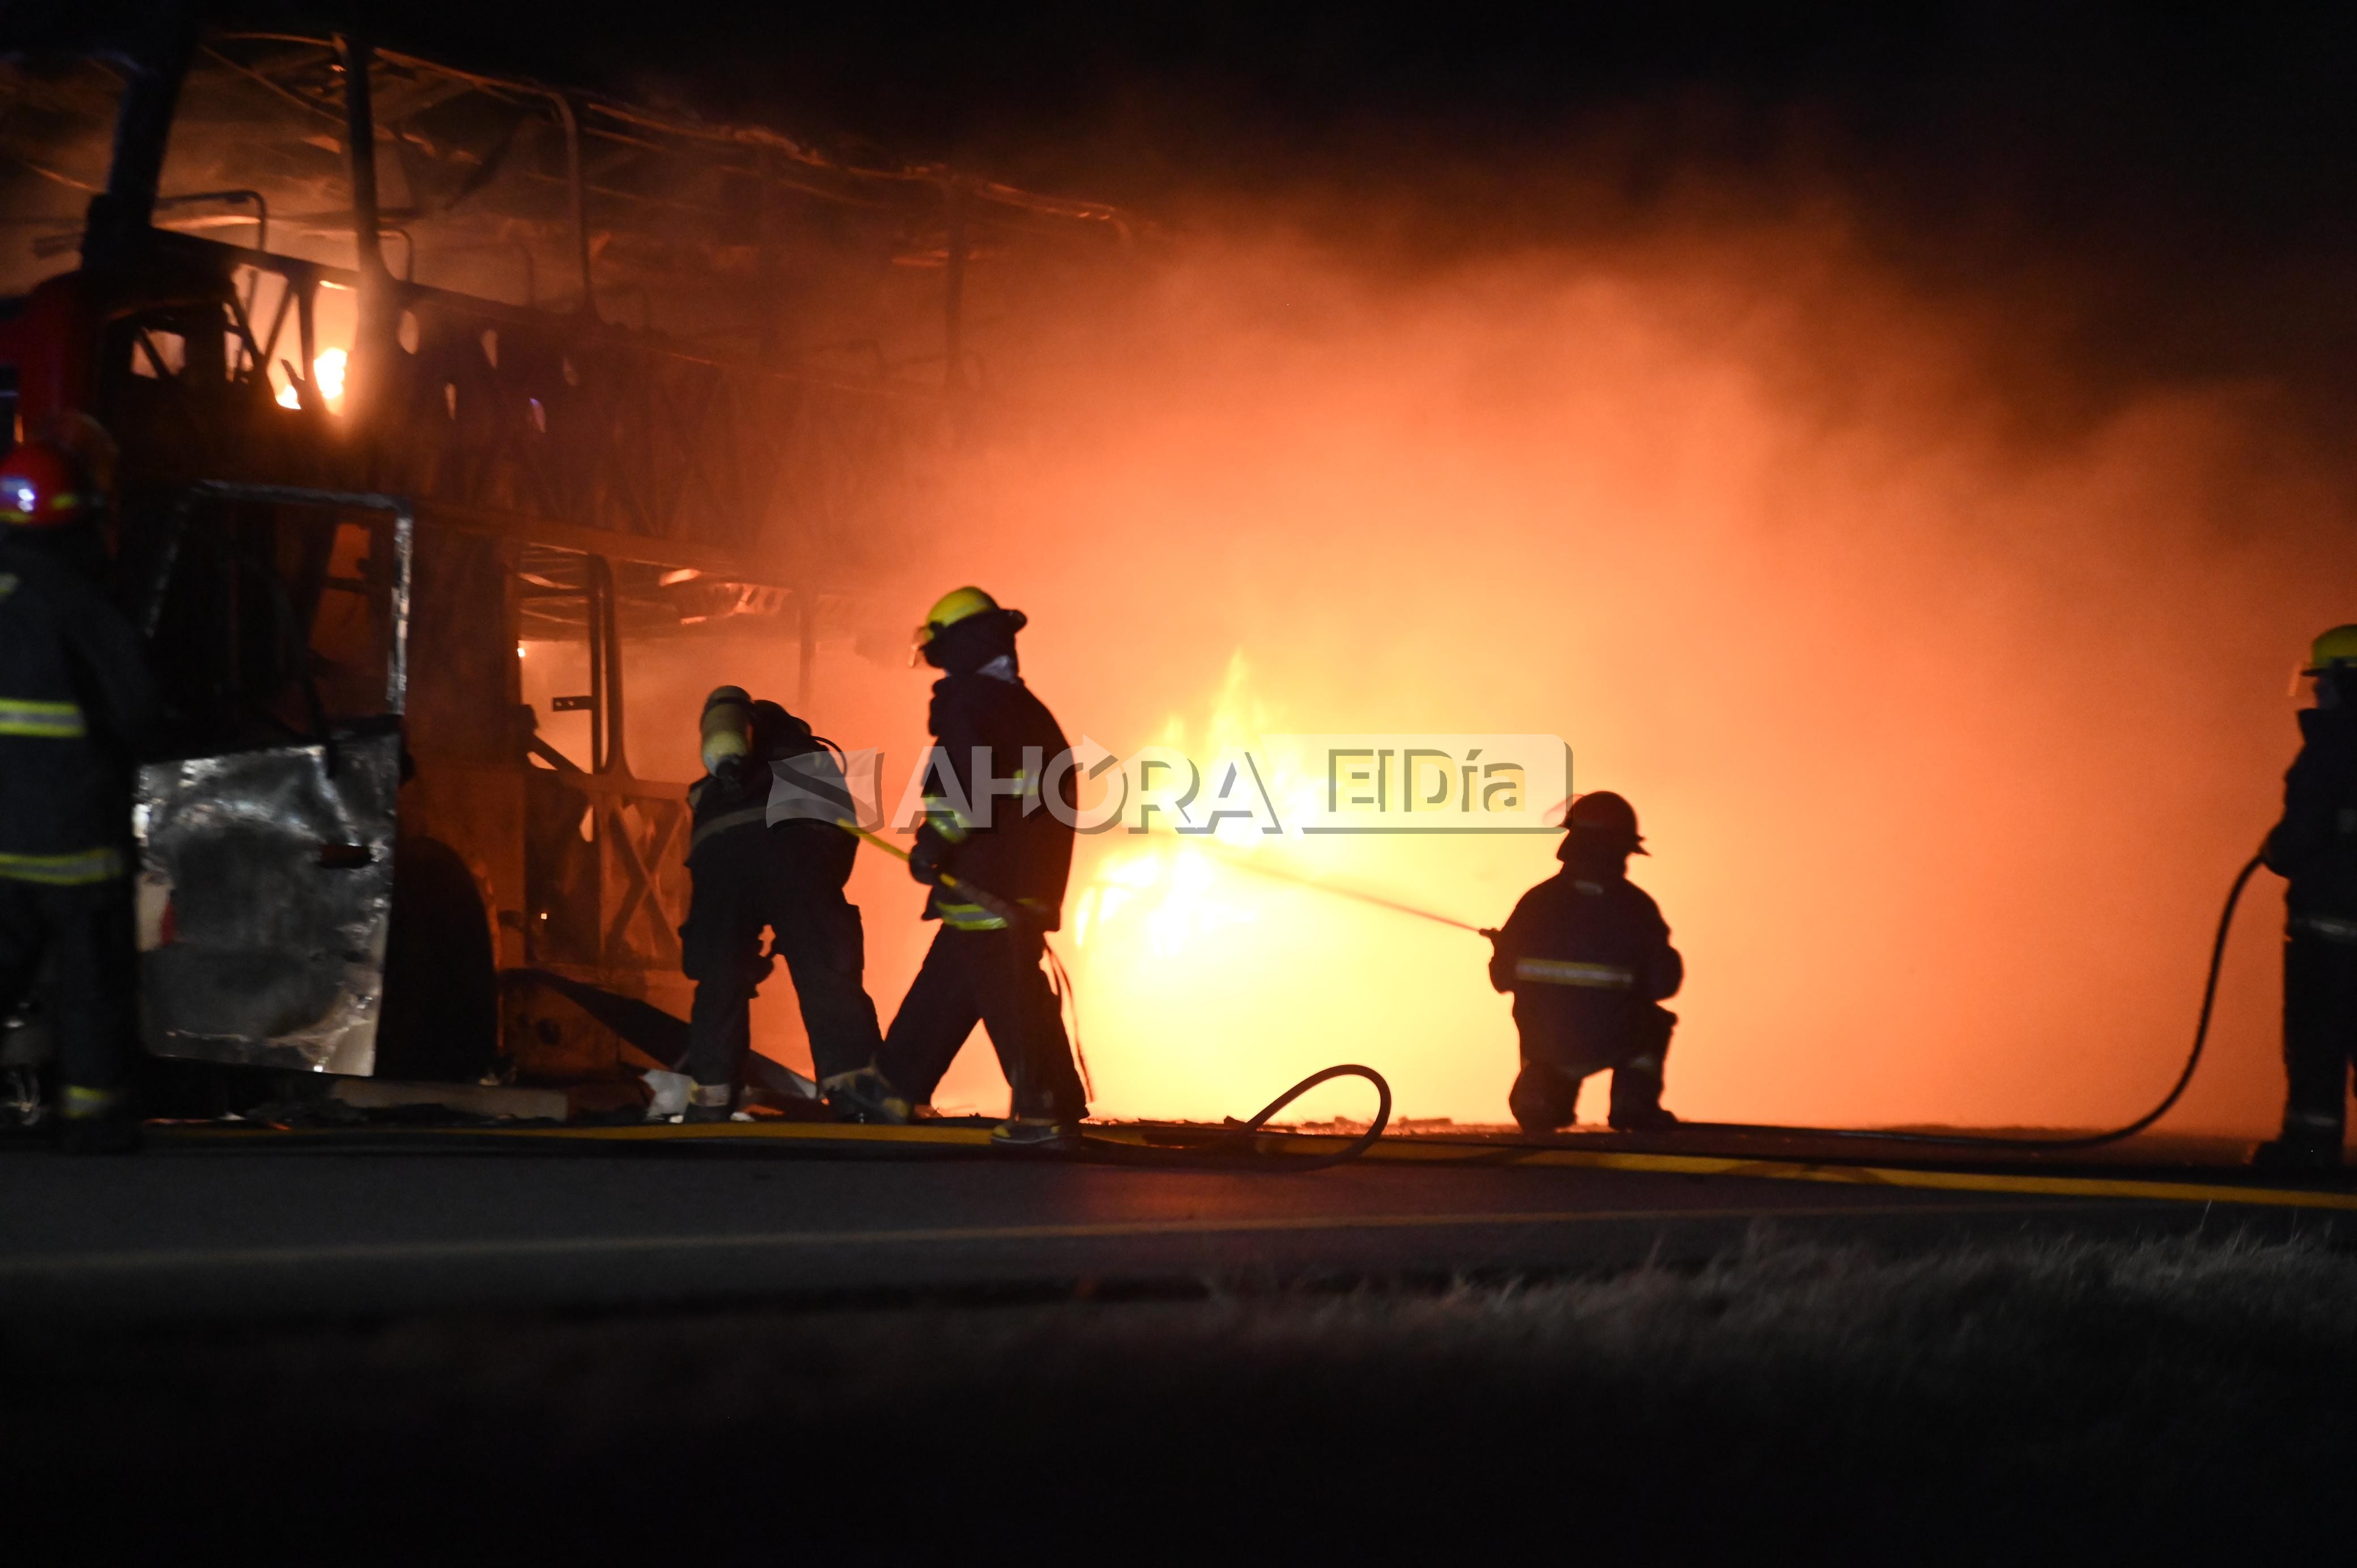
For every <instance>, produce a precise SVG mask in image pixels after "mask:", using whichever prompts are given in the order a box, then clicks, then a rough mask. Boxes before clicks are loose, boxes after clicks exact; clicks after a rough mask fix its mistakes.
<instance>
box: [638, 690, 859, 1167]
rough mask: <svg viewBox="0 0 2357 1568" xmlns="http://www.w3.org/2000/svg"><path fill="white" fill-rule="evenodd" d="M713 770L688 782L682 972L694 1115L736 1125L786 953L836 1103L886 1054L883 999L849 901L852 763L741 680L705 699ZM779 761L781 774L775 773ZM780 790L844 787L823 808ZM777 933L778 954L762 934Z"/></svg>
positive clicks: (707, 752) (824, 1081) (820, 1071)
mask: <svg viewBox="0 0 2357 1568" xmlns="http://www.w3.org/2000/svg"><path fill="white" fill-rule="evenodd" d="M702 729H703V745H704V766H705V777H704V778H703V779H699V780H698V781H697V782H696V783H695V784H694V785H693V786H691V787H690V788H689V790H688V800H689V802H690V810H691V811H692V812H693V821H694V826H693V828H692V829H691V834H692V837H691V838H690V841H689V846H688V856H687V867H688V875H689V877H690V880H691V882H692V885H693V891H692V892H691V894H690V897H689V903H688V914H687V923H686V924H685V925H683V926H682V927H681V928H680V931H679V937H680V952H681V967H682V968H683V969H684V970H685V971H686V972H687V975H688V978H689V979H691V980H693V981H694V982H695V1001H694V1006H693V1009H692V1011H691V1013H690V1015H689V1019H688V1048H687V1060H686V1063H685V1066H686V1069H687V1076H688V1077H689V1078H690V1079H692V1080H693V1082H692V1083H691V1085H690V1086H689V1088H688V1090H687V1104H686V1106H685V1119H686V1120H687V1121H690V1122H725V1121H726V1120H727V1119H728V1118H729V1116H730V1115H731V1114H732V1113H733V1112H734V1110H735V1106H736V1101H737V1091H738V1090H739V1088H740V1086H741V1083H742V1079H743V1078H744V1072H745V1058H746V1054H747V1052H748V1051H749V1050H750V1049H751V1047H752V1014H751V1009H750V1006H749V1004H750V1003H751V1001H752V998H753V996H754V993H756V991H757V990H758V989H759V985H760V983H761V982H762V981H763V980H765V979H767V978H768V977H769V975H770V971H771V970H772V968H773V967H774V966H775V962H776V960H778V959H780V958H782V959H784V960H785V961H786V972H787V973H789V974H790V975H791V976H792V977H793V983H794V995H795V998H796V1000H797V1001H798V1002H800V1003H801V1004H802V1026H803V1027H804V1029H806V1030H807V1031H808V1033H809V1035H810V1044H811V1062H812V1066H813V1069H814V1076H816V1077H817V1079H818V1080H819V1083H820V1087H821V1089H822V1090H823V1092H825V1093H826V1095H827V1097H828V1098H829V1100H830V1101H835V1100H837V1096H838V1091H839V1090H841V1089H842V1087H843V1085H844V1084H845V1082H846V1081H847V1080H848V1079H850V1078H851V1076H852V1075H853V1074H855V1073H856V1072H858V1071H859V1070H860V1069H864V1068H869V1067H871V1066H872V1064H873V1063H874V1062H875V1060H876V1053H877V1046H878V1044H879V1043H880V1041H879V1037H878V1029H877V1019H876V1004H875V1003H874V1002H872V1001H870V1000H869V999H868V995H867V991H866V987H865V985H864V984H863V983H862V979H861V977H862V973H863V972H864V970H865V968H866V941H865V938H864V936H863V933H862V930H861V927H860V921H859V909H858V907H857V906H856V905H854V904H853V903H851V901H850V900H848V899H846V898H845V897H844V896H843V888H844V885H845V883H846V882H848V881H849V880H850V878H851V866H852V862H853V859H854V857H855V856H856V854H857V852H858V848H859V845H858V842H857V841H856V840H855V839H853V838H852V837H851V836H850V835H848V834H846V833H845V832H842V831H840V830H839V829H838V828H836V826H835V825H834V819H835V817H836V816H837V815H838V814H843V813H845V812H847V811H848V805H847V800H848V791H847V789H844V788H843V773H842V769H841V768H840V767H839V766H838V765H836V764H835V763H834V754H833V752H832V750H831V748H830V747H829V746H828V744H827V743H826V742H825V741H823V740H821V739H819V738H818V737H816V736H813V735H812V734H811V727H810V725H808V724H806V723H804V722H803V721H802V720H801V719H799V718H796V717H795V716H794V715H793V714H790V713H788V712H786V710H785V709H784V708H782V707H780V706H779V705H778V704H777V703H769V702H760V703H757V702H755V701H753V700H752V699H751V698H750V697H748V695H747V694H746V693H745V692H744V690H743V689H742V688H741V687H737V686H723V687H721V688H719V689H718V690H717V691H716V692H714V693H712V694H711V695H710V696H709V697H707V698H705V703H704V713H703V718H702ZM773 769H774V771H773ZM788 777H791V778H793V779H797V780H800V781H802V782H801V787H800V788H797V789H791V790H783V791H777V792H778V793H780V794H783V795H789V796H791V797H792V798H793V800H798V801H806V800H808V799H810V798H811V796H812V794H813V791H814V790H815V791H820V792H823V793H826V794H827V795H828V796H829V797H830V799H831V800H832V798H834V796H836V795H837V794H838V793H839V795H840V798H841V799H842V800H843V801H845V804H844V805H842V806H841V807H836V806H834V805H833V804H830V805H828V806H827V807H826V809H824V810H823V811H814V810H810V809H806V808H804V807H802V806H790V807H787V808H785V809H781V810H775V811H773V810H772V806H771V800H772V793H773V789H774V788H775V785H776V783H777V780H778V779H780V778H788ZM764 928H767V929H769V930H770V932H771V933H772V941H771V946H770V951H768V952H767V953H765V952H763V951H762V950H761V932H762V930H763V929H764Z"/></svg>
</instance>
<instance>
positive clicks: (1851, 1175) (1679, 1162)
mask: <svg viewBox="0 0 2357 1568" xmlns="http://www.w3.org/2000/svg"><path fill="white" fill-rule="evenodd" d="M171 1131H172V1141H175V1142H177V1141H178V1140H179V1139H182V1138H193V1139H201V1140H205V1141H211V1140H213V1139H216V1138H218V1139H223V1140H236V1139H242V1138H271V1139H277V1138H287V1137H295V1138H307V1139H317V1140H320V1141H323V1142H332V1141H336V1140H339V1139H340V1138H342V1137H345V1136H348V1135H349V1131H350V1130H347V1129H342V1128H321V1129H298V1130H296V1131H293V1132H275V1131H272V1132H264V1131H261V1130H247V1129H236V1128H178V1129H173V1130H171ZM386 1131H390V1132H393V1133H395V1134H396V1135H398V1136H403V1137H410V1136H415V1135H418V1134H421V1133H424V1134H431V1135H436V1136H443V1137H472V1138H481V1137H495V1138H500V1139H509V1138H526V1139H543V1140H554V1141H560V1142H591V1143H634V1144H635V1143H662V1142H666V1141H670V1140H674V1139H678V1140H693V1141H698V1142H701V1141H709V1140H714V1139H725V1140H728V1141H732V1142H733V1141H740V1140H749V1141H754V1142H780V1141H782V1142H791V1143H804V1144H902V1145H914V1146H932V1147H939V1148H969V1149H971V1148H986V1147H988V1146H989V1144H990V1131H989V1129H988V1128H985V1127H944V1126H940V1125H937V1124H928V1123H924V1122H919V1123H917V1124H916V1125H914V1126H909V1127H877V1126H859V1125H846V1124H845V1123H842V1122H771V1121H764V1122H707V1123H701V1124H697V1125H694V1126H689V1125H685V1124H675V1123H671V1122H651V1123H646V1124H642V1125H633V1126H624V1127H512V1128H476V1127H404V1128H397V1129H387V1130H386ZM1088 1135H1089V1137H1090V1138H1091V1139H1092V1140H1096V1141H1100V1142H1103V1143H1110V1144H1125V1145H1127V1146H1131V1147H1135V1148H1141V1149H1142V1148H1152V1147H1173V1146H1177V1145H1175V1144H1173V1143H1171V1142H1169V1141H1168V1140H1165V1141H1162V1142H1160V1143H1157V1139H1156V1136H1155V1135H1154V1134H1153V1133H1149V1132H1148V1131H1147V1130H1146V1129H1145V1128H1142V1127H1139V1126H1137V1125H1135V1124H1134V1123H1130V1124H1119V1125H1113V1126H1092V1127H1090V1128H1089V1129H1088ZM1348 1142H1349V1140H1348V1139H1346V1138H1342V1137H1338V1136H1334V1135H1331V1134H1327V1133H1263V1134H1260V1135H1259V1136H1256V1137H1254V1139H1253V1140H1252V1144H1251V1147H1252V1152H1253V1153H1254V1154H1255V1155H1265V1156H1268V1158H1269V1163H1270V1164H1271V1165H1277V1164H1279V1163H1280V1162H1281V1161H1282V1160H1283V1159H1284V1158H1285V1156H1286V1155H1297V1156H1300V1157H1305V1158H1306V1157H1309V1156H1314V1155H1324V1154H1331V1153H1334V1152H1335V1151H1337V1150H1340V1148H1342V1147H1343V1146H1344V1144H1346V1143H1348ZM1362 1157H1363V1158H1365V1159H1368V1160H1373V1161H1381V1162H1384V1163H1387V1164H1390V1163H1399V1164H1414V1165H1539V1166H1552V1167H1569V1168H1574V1169H1585V1170H1617V1171H1641V1172H1650V1173H1653V1174H1656V1175H1672V1176H1740V1177H1747V1178H1750V1179H1755V1180H1762V1181H1802V1182H1824V1183H1832V1184H1835V1185H1840V1186H1850V1187H1911V1188H1921V1189H1925V1190H1930V1191H1941V1192H1999V1193H2020V1194H2026V1195H2031V1196H2037V1197H2099V1198H2123V1199H2129V1200H2137V1201H2144V1202H2166V1203H2229V1204H2236V1205H2241V1206H2244V1207H2255V1208H2321V1209H2335V1210H2349V1211H2357V1192H2319V1191H2311V1190H2306V1189H2302V1188H2298V1187H2243V1186H2239V1185H2236V1184H2233V1183H2230V1182H2201V1181H2160V1180H2152V1179H2148V1178H2142V1177H2131V1176H2049V1175H2042V1174H2036V1175H2034V1174H2029V1173H2020V1174H2017V1173H2013V1172H2007V1171H1958V1170H1940V1169H1933V1168H1926V1167H1921V1166H1913V1165H1822V1164H1816V1163H1813V1162H1809V1161H1804V1160H1774V1159H1760V1158H1757V1157H1753V1156H1731V1155H1656V1154H1635V1153H1629V1152H1623V1151H1610V1150H1603V1149H1566V1148H1560V1147H1555V1146H1551V1145H1532V1144H1463V1143H1454V1142H1447V1141H1443V1140H1440V1139H1436V1138H1385V1139H1383V1140H1382V1141H1380V1142H1379V1143H1377V1144H1375V1146H1374V1147H1373V1148H1372V1149H1369V1150H1368V1151H1367V1152H1366V1154H1365V1155H1363V1156H1362Z"/></svg>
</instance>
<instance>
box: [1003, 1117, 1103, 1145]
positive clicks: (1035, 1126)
mask: <svg viewBox="0 0 2357 1568" xmlns="http://www.w3.org/2000/svg"><path fill="white" fill-rule="evenodd" d="M990 1144H991V1147H993V1148H996V1149H1044V1150H1048V1151H1049V1152H1051V1153H1056V1154H1069V1153H1070V1152H1071V1151H1072V1150H1074V1149H1077V1148H1079V1147H1080V1146H1081V1124H1080V1123H1079V1122H1060V1121H1058V1120H1057V1119H1056V1118H1054V1117H1052V1116H1010V1117H1008V1118H1007V1119H1006V1121H1004V1122H1000V1123H999V1124H998V1125H997V1126H996V1127H993V1128H992V1129H991V1130H990Z"/></svg>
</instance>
